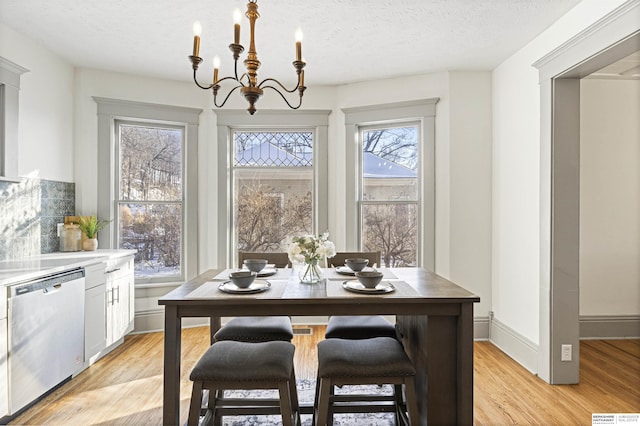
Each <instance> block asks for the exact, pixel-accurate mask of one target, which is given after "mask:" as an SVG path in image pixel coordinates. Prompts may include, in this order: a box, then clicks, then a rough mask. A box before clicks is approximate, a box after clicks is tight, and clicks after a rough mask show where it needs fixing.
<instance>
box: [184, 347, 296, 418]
mask: <svg viewBox="0 0 640 426" xmlns="http://www.w3.org/2000/svg"><path fill="white" fill-rule="evenodd" d="M294 351H295V347H294V346H293V345H292V344H291V343H289V342H281V341H273V342H261V343H247V342H234V341H223V342H216V343H214V344H213V345H211V346H210V347H209V349H207V351H206V352H205V353H204V355H202V357H201V358H200V360H199V361H198V362H197V363H196V366H195V367H194V368H193V370H192V371H191V375H190V376H189V378H190V379H191V380H192V381H193V391H192V393H191V404H190V408H189V420H188V424H189V425H190V426H191V425H197V424H198V423H199V420H200V414H201V409H202V397H203V390H204V389H208V390H209V398H208V401H207V405H206V412H205V419H204V420H203V423H204V424H209V423H210V421H211V420H213V421H214V424H219V423H221V421H222V416H225V415H227V416H228V415H250V414H254V415H267V414H280V415H281V416H282V424H283V425H284V426H293V425H299V424H300V407H299V404H298V394H297V391H296V377H295V373H294V368H293V354H294ZM225 389H243V390H253V389H277V390H278V391H279V395H280V397H279V399H265V398H233V399H232V398H225V397H224V394H223V392H224V390H225Z"/></svg>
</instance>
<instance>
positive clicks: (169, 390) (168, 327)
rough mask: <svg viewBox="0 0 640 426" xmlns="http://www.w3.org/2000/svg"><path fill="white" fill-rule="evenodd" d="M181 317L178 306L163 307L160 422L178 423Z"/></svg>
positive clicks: (167, 423) (166, 423)
mask: <svg viewBox="0 0 640 426" xmlns="http://www.w3.org/2000/svg"><path fill="white" fill-rule="evenodd" d="M181 331H182V319H181V318H180V317H179V316H178V307H177V306H175V305H166V306H165V309H164V385H163V386H164V388H163V401H162V403H163V405H162V422H163V424H165V425H178V424H180V347H181V344H182V342H181V339H182V335H181Z"/></svg>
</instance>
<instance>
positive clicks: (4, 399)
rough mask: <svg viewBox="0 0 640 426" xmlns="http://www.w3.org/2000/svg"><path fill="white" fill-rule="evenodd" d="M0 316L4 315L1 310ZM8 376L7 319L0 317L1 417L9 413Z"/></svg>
mask: <svg viewBox="0 0 640 426" xmlns="http://www.w3.org/2000/svg"><path fill="white" fill-rule="evenodd" d="M2 290H4V288H2ZM0 297H2V296H0ZM0 317H2V313H1V312H0ZM7 377H8V376H7V319H6V318H2V319H0V417H3V416H6V415H7V414H9V392H8V388H9V383H8V382H7Z"/></svg>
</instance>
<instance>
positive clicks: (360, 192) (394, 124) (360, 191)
mask: <svg viewBox="0 0 640 426" xmlns="http://www.w3.org/2000/svg"><path fill="white" fill-rule="evenodd" d="M398 127H417V129H418V141H417V145H418V147H417V149H418V152H417V156H418V167H417V170H416V181H417V182H416V197H415V199H413V200H392V199H388V200H375V201H373V200H365V199H364V173H363V170H364V151H363V149H364V147H363V144H364V137H363V133H364V132H367V131H370V130H378V129H394V128H398ZM421 127H422V125H421V123H420V122H419V121H416V120H399V121H390V122H387V123H384V124H377V125H374V124H367V125H361V126H358V137H357V144H358V170H359V173H358V175H359V177H358V181H357V185H358V187H357V190H356V194H357V197H358V200H357V202H356V205H357V209H358V221H357V223H358V240H357V244H358V250H360V251H364V245H363V244H364V236H363V230H364V218H363V209H364V206H375V205H415V206H416V215H417V219H418V223H417V230H416V243H417V244H416V263H418V262H419V259H420V252H421V247H420V243H419V241H420V238H419V237H420V235H422V227H423V225H422V220H421V218H422V210H423V202H422V198H421V196H420V195H421V194H422V179H420V177H421V175H422V166H421V165H422V162H421V161H420V159H421V158H422V151H423V141H422V139H421V136H422V132H421ZM378 266H382V265H378Z"/></svg>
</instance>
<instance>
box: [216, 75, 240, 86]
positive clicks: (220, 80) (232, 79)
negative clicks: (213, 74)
mask: <svg viewBox="0 0 640 426" xmlns="http://www.w3.org/2000/svg"><path fill="white" fill-rule="evenodd" d="M225 80H231V81H235V82H236V83H240V84H242V82H240V81H239V80H238V79H237V78H235V77H231V76H229V77H223V78H221V79H219V80H218V81H216V84H219V83H220V82H223V81H225ZM212 87H213V86H212Z"/></svg>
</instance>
